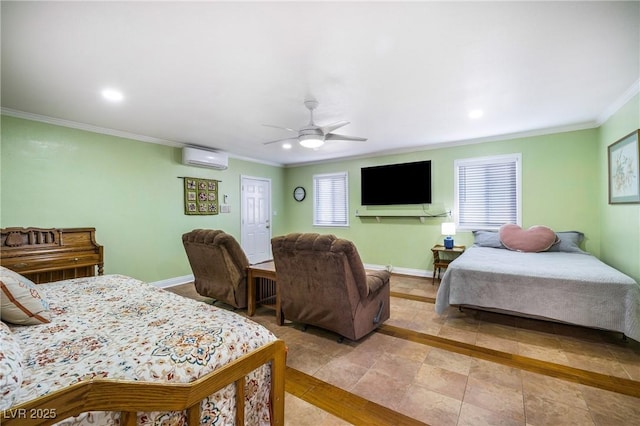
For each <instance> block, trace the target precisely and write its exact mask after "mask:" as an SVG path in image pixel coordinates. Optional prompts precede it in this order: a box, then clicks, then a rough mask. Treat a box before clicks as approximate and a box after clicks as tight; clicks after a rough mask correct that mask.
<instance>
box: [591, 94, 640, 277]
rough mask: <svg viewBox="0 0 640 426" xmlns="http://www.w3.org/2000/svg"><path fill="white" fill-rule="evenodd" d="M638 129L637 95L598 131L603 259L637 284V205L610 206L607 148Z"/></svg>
mask: <svg viewBox="0 0 640 426" xmlns="http://www.w3.org/2000/svg"><path fill="white" fill-rule="evenodd" d="M638 129H640V95H636V96H635V97H633V99H631V100H630V101H629V102H627V103H626V104H625V105H624V106H623V107H622V108H621V109H620V110H619V111H617V112H616V114H614V115H613V116H612V117H611V118H610V119H609V120H607V121H606V122H605V123H604V124H603V125H602V126H601V127H600V128H599V150H598V154H599V165H600V179H599V184H600V185H599V186H600V193H601V197H600V198H599V204H600V205H601V206H602V209H601V210H602V214H601V221H600V227H601V232H602V242H601V244H600V251H601V252H602V256H601V257H602V260H603V261H605V262H606V263H608V264H609V265H611V266H613V267H614V268H616V269H619V270H620V271H622V272H624V273H625V274H627V275H629V276H631V277H632V278H633V279H635V280H636V282H638V283H640V204H614V205H610V204H609V192H608V191H609V187H608V177H607V176H608V157H607V147H608V146H609V145H611V144H612V143H614V142H616V141H617V140H619V139H620V138H623V137H624V136H626V135H628V134H629V133H631V132H632V131H634V130H638Z"/></svg>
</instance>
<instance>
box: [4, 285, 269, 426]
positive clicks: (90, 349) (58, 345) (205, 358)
mask: <svg viewBox="0 0 640 426" xmlns="http://www.w3.org/2000/svg"><path fill="white" fill-rule="evenodd" d="M37 291H38V292H40V293H42V295H43V296H44V297H43V299H45V300H46V301H47V302H48V305H49V306H48V308H49V314H50V322H48V323H44V324H38V325H12V324H7V325H8V328H9V329H10V332H11V334H12V338H13V339H14V341H15V342H16V343H17V345H18V346H19V350H21V351H22V371H21V374H22V383H21V386H20V388H19V390H17V392H15V394H14V395H13V403H12V404H11V407H19V406H21V405H20V404H22V403H24V402H25V401H30V400H33V399H35V398H38V397H42V396H43V395H48V394H50V393H53V392H56V391H58V390H60V389H63V388H65V387H68V386H70V385H73V384H75V383H78V382H83V381H90V380H92V379H95V378H105V379H118V380H126V381H135V382H161V383H189V382H193V381H194V380H197V379H199V378H201V377H203V376H205V375H207V374H209V373H211V372H212V371H214V370H216V369H218V368H220V367H222V366H224V365H226V364H228V363H231V362H233V361H234V360H236V359H238V358H239V357H242V356H244V355H247V354H249V353H251V352H252V351H254V350H256V349H258V348H260V347H262V346H263V345H266V344H268V343H269V342H273V341H275V340H276V337H275V336H274V335H273V334H272V333H271V332H269V331H268V330H267V329H266V328H264V327H263V326H261V325H259V324H256V323H255V322H253V321H251V320H249V319H247V318H244V317H243V316H241V315H238V314H236V313H233V312H230V311H226V310H224V309H219V308H216V307H214V306H211V305H207V304H205V303H201V302H197V301H195V300H191V299H186V298H184V297H182V296H179V295H176V294H173V293H170V292H167V291H165V290H162V289H158V288H156V287H153V286H152V285H150V284H147V283H144V282H142V281H139V280H136V279H133V278H130V277H126V276H122V275H105V276H97V277H90V278H77V279H72V280H66V281H59V282H53V283H47V284H40V285H37ZM6 328H7V327H5V330H6ZM270 376H271V370H270V368H269V365H268V364H264V365H262V366H261V367H259V368H257V369H256V370H254V371H252V372H251V373H250V374H249V375H248V376H247V377H246V378H245V382H244V383H245V387H244V389H243V394H244V401H245V403H244V406H245V409H244V423H245V424H252V425H258V424H269V423H270V409H271V408H272V407H270V381H271V377H270ZM235 394H236V386H235V385H234V384H233V383H232V384H230V385H228V386H226V387H224V388H222V389H221V390H219V391H217V392H215V393H213V394H211V395H209V396H208V397H206V398H205V399H204V400H202V401H201V403H200V421H201V424H208V425H213V424H216V425H220V424H233V423H234V422H235V420H234V419H235V418H236V412H235V411H236V399H235ZM7 413H9V415H11V413H13V416H16V415H29V414H33V413H27V412H19V411H13V412H12V411H11V408H9V409H8V410H5V420H6V417H7ZM41 414H43V415H44V414H45V413H44V412H41ZM50 414H53V415H54V416H55V415H58V414H59V413H55V412H53V413H50ZM119 416H120V412H117V411H109V412H105V411H93V412H88V413H83V414H81V415H80V416H77V417H72V418H68V419H64V418H56V419H55V420H56V422H58V421H60V422H62V423H63V424H65V425H67V424H68V425H71V424H74V425H75V424H93V425H97V424H100V425H107V424H118V423H119ZM185 416H186V414H185V412H184V411H177V412H176V411H173V412H172V411H170V412H163V411H158V412H138V413H137V424H139V425H147V424H149V425H150V424H176V425H178V424H186V418H185Z"/></svg>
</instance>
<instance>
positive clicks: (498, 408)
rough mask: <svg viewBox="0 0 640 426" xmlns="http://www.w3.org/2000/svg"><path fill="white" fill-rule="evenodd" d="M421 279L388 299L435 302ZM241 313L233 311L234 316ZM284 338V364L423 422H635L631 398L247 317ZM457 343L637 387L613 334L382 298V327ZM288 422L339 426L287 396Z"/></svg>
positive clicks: (631, 362) (395, 287) (397, 279)
mask: <svg viewBox="0 0 640 426" xmlns="http://www.w3.org/2000/svg"><path fill="white" fill-rule="evenodd" d="M437 287H438V286H437V283H436V285H432V284H431V280H430V279H424V278H416V277H406V276H398V275H394V276H393V277H392V279H391V289H392V291H393V292H397V293H403V294H410V295H414V296H426V297H435V295H436V292H437ZM238 312H240V313H242V311H238ZM253 319H254V320H256V321H257V322H260V323H262V324H263V325H265V326H266V327H267V328H269V329H270V330H272V331H273V332H274V333H275V334H276V335H277V336H278V337H279V338H281V339H283V340H284V341H285V342H286V343H287V346H288V348H289V353H288V360H287V365H288V366H290V367H292V368H295V369H297V370H300V371H302V372H305V373H307V374H310V375H313V376H315V377H316V378H318V379H320V380H323V381H325V382H328V383H331V384H333V385H335V386H337V387H339V388H342V389H345V390H347V391H349V392H351V393H354V394H356V395H359V396H361V397H364V398H366V399H368V400H370V401H373V402H376V403H378V404H381V405H383V406H386V407H388V408H390V409H392V410H395V411H397V412H400V413H403V414H405V415H408V416H410V417H412V418H414V419H416V420H419V421H422V422H424V423H427V424H431V425H488V424H501V425H502V424H505V425H510V424H514V425H532V426H533V425H565V424H566V425H569V424H570V425H593V424H595V425H637V424H640V398H635V397H631V396H627V395H624V394H621V393H616V392H611V391H607V390H602V389H599V388H595V387H591V386H586V385H582V384H579V383H574V382H571V381H567V380H563V379H558V378H555V377H552V376H550V375H543V374H538V373H533V372H530V371H525V370H520V369H517V368H513V367H509V366H506V365H501V364H497V363H493V362H489V361H485V360H483V359H479V358H475V357H473V356H468V355H462V354H459V353H454V352H449V351H446V350H443V349H439V348H437V347H433V346H429V345H426V344H423V343H417V342H413V341H409V340H406V339H402V338H398V337H393V336H389V335H387V334H384V333H381V332H374V333H372V334H370V335H369V336H367V337H366V338H364V339H362V340H360V341H359V342H349V341H345V342H344V343H342V344H340V343H337V342H336V336H335V335H334V334H332V333H329V332H326V331H323V330H320V329H317V328H313V327H309V328H308V329H307V331H306V332H303V331H301V328H300V326H299V324H293V323H290V322H287V323H285V325H284V326H282V327H279V326H277V325H276V322H275V316H274V313H273V311H272V310H269V309H267V308H259V309H258V311H257V312H256V315H255V316H254V317H253ZM385 324H387V325H392V326H395V327H400V328H403V329H407V330H413V331H418V332H420V333H425V334H428V335H432V336H440V337H444V338H447V339H452V340H455V341H458V342H464V343H469V344H472V345H477V346H480V347H485V348H491V349H495V350H499V351H503V352H508V353H510V354H516V355H523V356H527V357H531V358H535V359H539V360H543V361H548V362H552V363H556V364H561V365H565V366H570V367H574V368H580V369H584V370H588V371H592V372H597V373H602V374H606V375H610V376H614V377H620V378H625V379H631V380H633V381H635V382H632V386H633V387H635V388H636V389H640V343H639V342H636V341H633V340H628V341H627V342H624V341H623V340H622V336H621V335H620V334H616V333H608V332H603V331H597V330H590V329H585V328H581V327H574V326H569V325H563V324H555V323H551V322H545V321H538V320H533V319H524V318H517V317H512V316H508V315H501V314H495V313H487V312H480V311H475V310H471V309H465V310H464V311H462V312H460V311H459V310H458V309H457V308H450V309H449V311H448V312H447V314H446V315H443V316H442V317H440V316H438V315H437V314H435V312H434V309H433V304H432V303H429V302H425V301H417V300H409V299H406V298H401V297H392V298H391V318H390V319H389V320H388V321H387V322H386V323H385ZM285 407H286V408H285V413H286V422H287V424H291V425H342V424H348V423H346V422H344V421H343V420H341V419H339V418H337V417H335V416H332V415H331V414H329V413H327V412H325V411H323V410H320V409H319V408H317V407H315V406H313V405H311V404H309V403H307V402H305V401H303V400H301V399H299V398H296V397H294V396H292V395H290V394H287V396H286V405H285Z"/></svg>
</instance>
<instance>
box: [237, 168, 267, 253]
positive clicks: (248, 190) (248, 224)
mask: <svg viewBox="0 0 640 426" xmlns="http://www.w3.org/2000/svg"><path fill="white" fill-rule="evenodd" d="M241 181H242V182H241V185H242V187H241V190H242V224H241V228H242V232H241V233H242V236H241V238H242V241H241V243H240V244H241V245H242V249H243V250H244V252H245V253H246V254H247V257H248V258H249V262H250V263H252V264H254V263H260V262H264V261H267V260H271V258H272V257H271V181H270V180H269V179H262V178H253V177H245V176H243V177H242V178H241Z"/></svg>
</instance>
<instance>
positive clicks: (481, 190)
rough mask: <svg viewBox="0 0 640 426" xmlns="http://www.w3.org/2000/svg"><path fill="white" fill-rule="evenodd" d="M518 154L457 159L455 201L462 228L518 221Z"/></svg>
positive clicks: (519, 203) (459, 223) (498, 225)
mask: <svg viewBox="0 0 640 426" xmlns="http://www.w3.org/2000/svg"><path fill="white" fill-rule="evenodd" d="M520 163H521V155H520V154H513V155H507V156H499V157H487V158H480V159H465V160H456V162H455V173H456V176H455V197H456V200H455V203H456V207H455V208H456V211H457V215H458V216H457V222H458V227H459V228H461V229H497V228H499V227H500V226H501V225H503V224H505V223H515V224H520V222H521V220H520V218H521V214H520V211H521V209H520V206H521V201H520V199H521V197H520V193H521V191H520V173H521V172H520Z"/></svg>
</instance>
